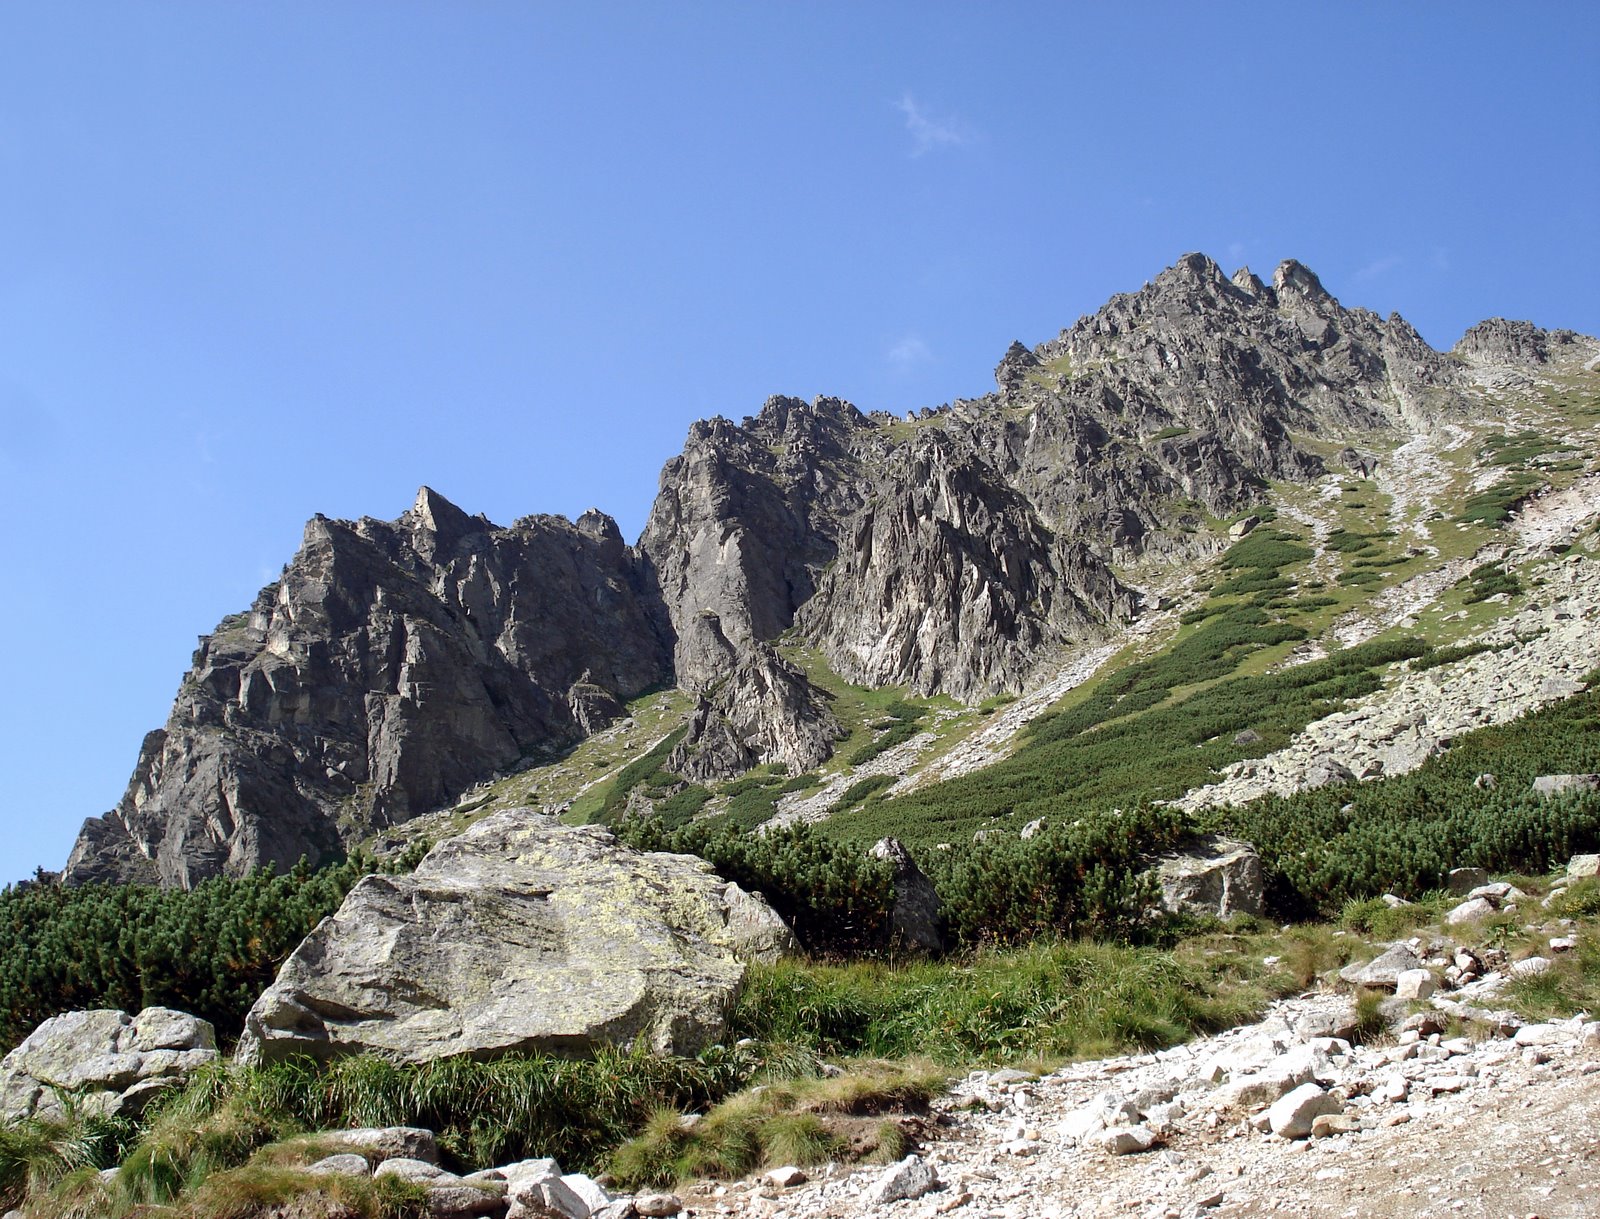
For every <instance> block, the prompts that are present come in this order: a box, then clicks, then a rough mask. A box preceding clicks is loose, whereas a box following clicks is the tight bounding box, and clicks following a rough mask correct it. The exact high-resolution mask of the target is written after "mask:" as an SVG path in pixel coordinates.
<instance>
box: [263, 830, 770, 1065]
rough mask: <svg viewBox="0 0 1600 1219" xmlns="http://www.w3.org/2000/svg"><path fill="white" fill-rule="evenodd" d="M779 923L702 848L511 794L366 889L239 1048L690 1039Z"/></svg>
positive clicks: (266, 1053)
mask: <svg viewBox="0 0 1600 1219" xmlns="http://www.w3.org/2000/svg"><path fill="white" fill-rule="evenodd" d="M730 897H731V900H730ZM763 909H764V910H765V914H764V915H762V914H761V911H762V910H763ZM780 929H782V921H781V920H780V919H779V918H778V916H777V915H776V914H774V913H773V912H772V911H771V909H770V908H768V907H765V904H764V903H762V902H760V900H759V899H758V898H756V897H755V896H754V895H752V894H746V893H744V892H743V891H742V890H738V888H737V886H733V885H730V884H728V882H726V881H724V880H722V879H720V878H719V877H717V876H716V875H715V874H714V873H713V872H712V870H711V866H710V865H709V864H707V863H706V862H705V861H703V860H700V859H696V858H694V857H692V856H688V855H668V854H662V853H649V854H647V853H644V852H640V851H634V850H631V849H629V848H627V847H624V846H622V845H621V844H619V843H618V842H617V840H616V839H615V838H614V837H613V836H612V834H611V833H610V831H608V830H605V829H603V828H601V827H599V826H582V827H575V826H564V825H561V824H559V823H558V822H557V821H556V820H555V819H554V818H552V817H549V816H546V815H544V814H541V813H537V812H534V811H533V810H531V809H527V808H516V809H508V810H506V811H504V812H500V813H496V814H494V815H492V816H490V817H486V818H485V819H484V820H482V821H480V822H478V824H476V825H475V826H473V827H472V828H471V829H470V830H468V831H467V832H466V833H465V834H462V835H461V836H460V837H457V838H452V839H449V840H447V841H445V842H442V843H440V844H439V845H438V846H436V847H434V849H433V850H432V851H430V852H429V853H428V856H427V858H425V859H424V860H423V861H422V864H421V866H419V867H418V868H417V870H416V871H415V872H414V873H412V874H411V875H409V876H369V877H367V878H366V879H365V880H363V881H362V882H361V883H360V884H358V885H357V886H356V887H355V888H354V889H352V890H351V892H350V894H349V896H348V897H347V898H345V901H344V904H343V905H342V906H341V907H340V908H339V911H338V913H337V914H335V915H333V916H332V917H331V918H328V919H324V920H323V921H322V923H321V924H319V925H318V927H317V928H316V930H314V931H313V932H312V933H311V934H310V935H309V936H307V937H306V939H305V941H304V942H303V943H302V944H301V945H300V947H299V948H297V949H296V950H295V951H294V953H293V955H291V956H290V958H289V959H288V961H286V962H285V963H284V966H283V968H282V970H281V971H280V972H279V974H278V978H277V980H276V981H275V982H274V983H273V984H272V986H270V987H269V988H268V989H267V991H266V993H265V994H263V995H262V996H261V998H260V999H259V1000H257V1002H256V1004H255V1006H254V1007H252V1008H251V1009H250V1013H249V1015H248V1016H247V1017H246V1019H245V1031H244V1036H243V1037H242V1038H241V1039H240V1042H239V1058H240V1060H241V1061H243V1062H246V1063H262V1062H271V1061H275V1060H278V1059H282V1058H286V1057H290V1056H293V1055H299V1054H304V1055H310V1056H311V1057H314V1058H319V1059H327V1058H332V1057H335V1056H338V1055H342V1054H350V1053H360V1052H362V1051H377V1052H380V1053H383V1054H387V1055H390V1056H393V1057H396V1058H400V1059H404V1060H406V1061H410V1062H426V1061H429V1060H431V1059H435V1058H443V1057H447V1056H450V1055H456V1054H470V1055H473V1056H475V1057H478V1058H491V1057H495V1056H498V1055H501V1054H505V1053H508V1052H512V1051H546V1052H555V1053H574V1054H581V1053H588V1052H590V1051H592V1050H594V1049H595V1048H596V1047H598V1046H601V1045H615V1046H623V1047H631V1046H634V1045H643V1046H646V1047H648V1048H649V1049H652V1050H656V1051H660V1052H671V1053H678V1054H688V1053H693V1052H695V1051H697V1050H699V1049H701V1048H703V1047H704V1046H706V1045H708V1044H710V1043H712V1042H714V1041H716V1040H717V1039H718V1038H719V1037H720V1036H721V1035H722V1031H723V1019H724V1014H725V1011H726V1009H727V1007H728V1005H729V1003H730V1002H731V1001H732V999H733V995H734V992H735V990H736V989H737V988H738V985H739V982H740V980H741V979H742V977H743V975H744V962H745V959H748V958H752V957H757V956H759V957H767V958H770V957H773V956H775V955H777V952H778V951H779V950H780V946H781V945H786V944H792V943H793V940H792V937H790V936H788V935H787V929H782V930H780Z"/></svg>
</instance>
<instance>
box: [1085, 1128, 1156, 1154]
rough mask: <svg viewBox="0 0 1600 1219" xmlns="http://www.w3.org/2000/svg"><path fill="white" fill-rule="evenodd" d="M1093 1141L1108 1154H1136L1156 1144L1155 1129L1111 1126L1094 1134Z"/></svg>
mask: <svg viewBox="0 0 1600 1219" xmlns="http://www.w3.org/2000/svg"><path fill="white" fill-rule="evenodd" d="M1094 1141H1095V1143H1096V1144H1097V1145H1098V1146H1099V1147H1100V1149H1101V1150H1102V1151H1104V1152H1106V1153H1107V1154H1108V1155H1114V1156H1125V1155H1136V1154H1138V1153H1139V1152H1141V1151H1149V1150H1150V1149H1151V1148H1152V1147H1154V1146H1155V1145H1156V1136H1155V1131H1153V1130H1151V1129H1150V1128H1149V1127H1148V1126H1142V1125H1141V1126H1113V1127H1111V1128H1109V1129H1107V1130H1103V1131H1101V1132H1100V1133H1099V1134H1097V1135H1095V1136H1094Z"/></svg>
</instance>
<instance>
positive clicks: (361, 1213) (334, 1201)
mask: <svg viewBox="0 0 1600 1219" xmlns="http://www.w3.org/2000/svg"><path fill="white" fill-rule="evenodd" d="M296 1202H298V1203H300V1204H301V1205H302V1207H305V1206H306V1205H307V1204H312V1205H313V1206H314V1204H315V1203H317V1202H322V1203H325V1204H326V1210H327V1211H328V1212H330V1213H338V1214H345V1215H351V1216H352V1217H359V1219H425V1216H427V1214H428V1213H429V1212H428V1191H427V1188H426V1186H424V1185H422V1184H421V1183H419V1182H414V1181H404V1180H401V1179H400V1178H398V1177H378V1178H373V1177H343V1176H311V1175H310V1174H308V1173H304V1172H299V1171H296V1170H295V1169H291V1168H279V1167H270V1166H263V1165H257V1164H248V1165H245V1166H243V1167H240V1168H235V1169H231V1170H229V1171H227V1172H221V1173H217V1174H215V1175H213V1176H211V1177H208V1178H207V1179H206V1180H205V1181H204V1182H203V1183H202V1184H201V1185H200V1186H199V1187H198V1188H197V1189H196V1190H195V1191H194V1192H193V1193H192V1194H191V1195H190V1196H189V1197H188V1198H186V1199H185V1200H184V1203H183V1205H182V1206H180V1207H179V1208H178V1216H179V1219H256V1217H257V1216H259V1215H260V1214H261V1213H262V1211H263V1210H264V1209H265V1208H267V1207H281V1206H286V1205H289V1204H292V1203H296ZM312 1213H320V1212H318V1211H316V1210H313V1211H312Z"/></svg>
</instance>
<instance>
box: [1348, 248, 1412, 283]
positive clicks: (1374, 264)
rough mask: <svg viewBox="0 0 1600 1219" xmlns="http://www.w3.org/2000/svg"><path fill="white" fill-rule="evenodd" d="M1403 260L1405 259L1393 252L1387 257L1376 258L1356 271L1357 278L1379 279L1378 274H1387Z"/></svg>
mask: <svg viewBox="0 0 1600 1219" xmlns="http://www.w3.org/2000/svg"><path fill="white" fill-rule="evenodd" d="M1403 261H1404V260H1403V259H1401V258H1400V257H1398V256H1397V255H1393V254H1391V255H1390V256H1389V257H1387V258H1374V259H1373V260H1372V261H1371V262H1369V263H1368V264H1367V265H1366V266H1364V267H1362V268H1361V270H1359V271H1357V272H1356V278H1357V279H1362V280H1366V279H1377V278H1378V276H1380V275H1387V274H1388V273H1389V272H1390V271H1393V270H1394V269H1395V268H1396V267H1398V266H1399V265H1400V264H1401V262H1403Z"/></svg>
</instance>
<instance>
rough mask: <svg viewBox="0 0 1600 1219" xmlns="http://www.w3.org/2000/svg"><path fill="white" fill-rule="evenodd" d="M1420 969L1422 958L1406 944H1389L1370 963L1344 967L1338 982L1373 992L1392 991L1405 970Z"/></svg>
mask: <svg viewBox="0 0 1600 1219" xmlns="http://www.w3.org/2000/svg"><path fill="white" fill-rule="evenodd" d="M1420 968H1422V958H1420V957H1419V956H1417V954H1416V953H1415V952H1414V951H1412V949H1411V947H1410V946H1409V945H1406V944H1391V945H1390V946H1389V947H1388V948H1387V949H1385V950H1384V951H1383V952H1382V953H1381V954H1380V955H1379V956H1377V957H1375V958H1374V959H1373V960H1371V961H1366V962H1362V963H1359V964H1351V965H1346V966H1345V967H1344V968H1343V969H1341V970H1340V971H1339V980H1340V981H1341V982H1346V983H1348V984H1350V985H1351V986H1366V987H1370V988H1372V989H1374V990H1393V989H1394V988H1395V986H1396V985H1397V984H1398V983H1399V981H1400V975H1401V974H1402V973H1404V972H1406V971H1407V970H1413V969H1420Z"/></svg>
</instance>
